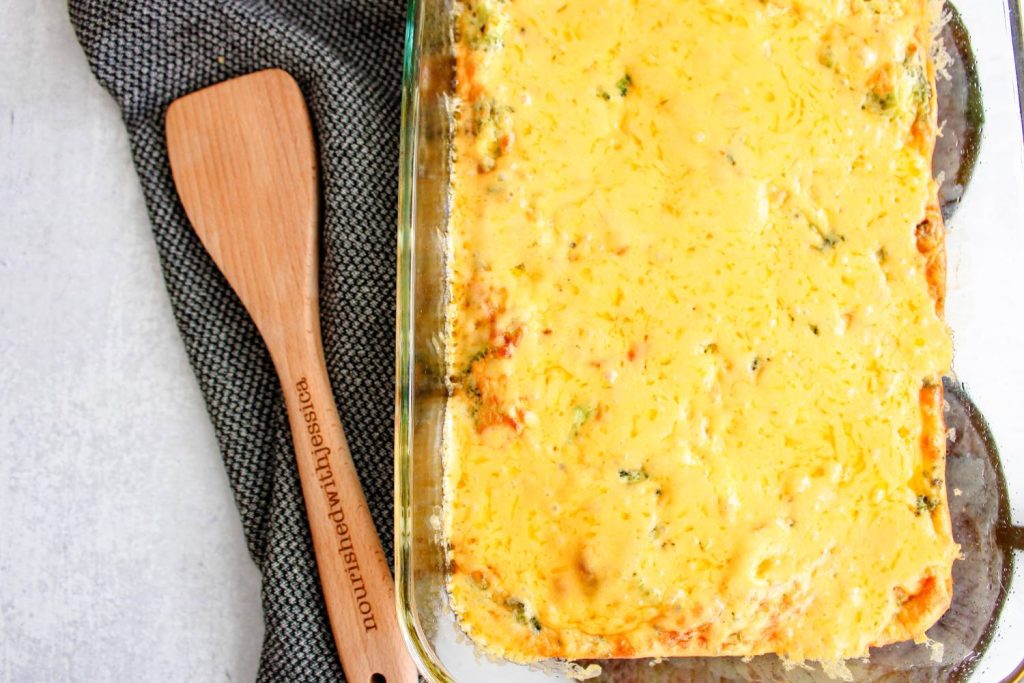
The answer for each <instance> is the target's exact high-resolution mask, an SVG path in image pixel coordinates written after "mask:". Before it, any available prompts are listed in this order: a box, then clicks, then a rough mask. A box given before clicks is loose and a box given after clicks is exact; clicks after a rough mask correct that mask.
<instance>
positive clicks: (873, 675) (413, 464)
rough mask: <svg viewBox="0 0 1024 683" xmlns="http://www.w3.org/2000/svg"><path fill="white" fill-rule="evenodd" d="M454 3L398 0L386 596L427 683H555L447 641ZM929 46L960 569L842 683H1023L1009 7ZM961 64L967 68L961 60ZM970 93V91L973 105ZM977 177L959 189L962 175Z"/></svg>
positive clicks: (1018, 252) (662, 670) (615, 670)
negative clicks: (401, 9) (924, 641)
mask: <svg viewBox="0 0 1024 683" xmlns="http://www.w3.org/2000/svg"><path fill="white" fill-rule="evenodd" d="M451 1H452V0H410V5H409V16H408V24H407V29H406V47H405V62H404V86H403V106H402V143H401V144H402V147H401V170H400V180H399V224H398V283H397V297H398V302H397V370H396V393H397V397H396V424H395V473H396V474H395V487H396V491H395V526H396V534H395V537H396V539H397V540H396V549H395V563H396V582H397V591H396V593H397V601H398V610H399V617H400V621H401V624H402V628H403V630H404V635H405V638H406V641H407V644H408V646H409V648H410V650H411V651H412V653H413V655H414V657H415V659H416V661H417V663H418V665H419V668H420V671H421V672H422V674H423V676H424V677H425V678H426V679H427V680H429V681H438V682H447V681H458V682H460V683H466V682H469V683H477V682H479V681H488V682H489V683H502V682H505V681H508V682H512V681H515V682H519V681H555V680H569V679H568V677H567V676H566V673H565V671H566V668H565V667H564V666H559V665H558V664H557V663H551V664H550V665H541V666H532V667H526V666H521V665H515V664H511V663H508V662H500V661H493V660H491V659H488V658H487V657H485V656H484V655H482V654H481V653H479V652H478V651H477V650H476V649H475V648H474V646H473V645H472V643H471V642H470V641H469V639H468V638H467V637H465V636H464V635H463V634H462V633H461V631H460V630H459V627H458V625H457V624H456V622H455V618H454V615H453V613H452V610H451V607H450V605H449V602H448V599H447V593H446V591H445V585H444V581H445V553H444V542H443V539H442V537H441V524H440V520H441V491H442V486H441V482H442V448H441V436H442V424H443V415H444V410H445V402H446V384H445V363H444V358H445V354H444V346H445V336H444V298H445V264H444V258H445V250H444V240H445V232H446V223H447V209H448V200H449V195H448V181H449V162H450V154H451V147H450V142H451V136H450V130H449V116H448V108H447V98H448V97H449V96H450V94H451V90H452V85H453V71H454V70H453V66H454V64H453V58H452V55H451V26H450V24H449V20H450V17H451ZM956 9H957V10H959V12H957V11H956V10H952V9H949V8H948V11H950V12H951V14H952V20H951V21H950V22H949V24H948V25H947V27H946V29H945V30H944V32H943V41H944V45H945V47H946V48H947V51H948V52H949V53H950V54H951V55H952V57H953V63H952V64H951V66H950V71H951V72H952V78H951V79H946V82H945V83H941V82H940V109H939V114H940V120H943V119H944V120H946V124H945V125H944V127H943V129H942V137H941V138H940V140H939V143H938V149H937V151H936V165H937V168H936V172H937V173H938V172H941V174H942V180H943V186H942V192H941V197H942V199H943V205H944V206H943V209H944V211H943V212H944V214H945V216H946V218H947V228H948V232H947V251H948V258H949V267H948V285H947V287H948V290H947V296H948V298H947V312H946V317H947V320H948V321H949V323H950V326H951V327H952V329H953V331H954V344H955V361H954V373H955V377H951V378H947V380H946V383H945V386H946V402H947V411H946V419H947V423H948V426H949V427H950V431H949V439H950V441H949V452H950V455H949V458H948V467H947V476H946V480H947V482H948V486H949V491H950V496H949V501H950V510H951V514H952V517H953V521H954V534H955V536H956V539H957V541H958V542H959V543H960V544H961V546H962V547H963V558H962V559H961V561H959V562H957V564H956V566H955V569H954V585H955V589H954V593H955V595H954V605H953V607H952V608H951V610H950V612H949V613H947V615H946V616H945V617H943V619H942V620H941V621H940V622H939V623H938V624H937V625H936V626H934V627H933V628H932V630H931V631H929V636H930V637H931V638H932V639H933V640H935V641H937V642H940V643H942V644H943V646H944V647H943V651H942V656H941V658H939V661H935V660H934V658H933V657H932V654H933V651H932V650H930V649H929V648H927V647H926V646H916V645H913V644H907V643H903V644H897V645H891V646H888V647H884V648H879V649H877V650H875V651H873V653H872V656H871V658H870V659H869V660H867V661H853V662H850V663H849V668H850V671H851V674H852V676H853V680H855V681H911V682H915V683H916V682H925V681H983V682H985V683H989V682H994V681H1003V682H1008V681H1020V680H1024V661H1022V657H1024V654H1022V650H1024V647H1022V646H1024V587H1022V585H1021V583H1022V582H1021V578H1020V574H1021V572H1024V569H1022V567H1024V562H1022V560H1024V558H1022V557H1021V550H1022V549H1024V389H1022V388H1024V353H1022V352H1021V350H1022V349H1024V306H1022V304H1021V302H1022V301H1024V114H1022V112H1024V99H1022V97H1021V89H1020V84H1021V83H1022V82H1024V48H1022V43H1021V34H1022V30H1021V28H1022V27H1021V14H1020V5H1019V0H961V2H960V3H959V4H958V6H957V8H956ZM972 49H973V60H972V57H971V52H972ZM979 88H980V92H979ZM972 171H973V174H972ZM599 664H600V665H601V667H602V673H601V674H600V676H599V677H598V678H596V679H593V680H597V681H607V682H613V681H630V682H638V683H639V682H646V681H693V682H695V683H696V682H701V683H703V682H713V683H732V682H737V683H739V682H740V681H762V682H768V681H826V680H829V679H828V677H827V676H826V675H825V674H824V673H822V672H821V671H820V670H819V669H817V668H811V669H809V670H805V669H792V670H787V669H786V668H785V667H784V666H783V664H782V662H781V661H780V660H778V659H777V658H775V657H774V656H763V657H755V658H753V659H751V660H748V661H744V660H741V659H738V658H690V659H682V658H681V659H670V660H663V661H653V660H644V659H638V660H616V661H606V662H599Z"/></svg>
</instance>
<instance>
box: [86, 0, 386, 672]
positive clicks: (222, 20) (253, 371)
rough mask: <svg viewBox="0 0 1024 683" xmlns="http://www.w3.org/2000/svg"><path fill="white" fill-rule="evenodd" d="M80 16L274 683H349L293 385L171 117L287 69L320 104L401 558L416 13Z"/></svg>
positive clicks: (331, 215)
mask: <svg viewBox="0 0 1024 683" xmlns="http://www.w3.org/2000/svg"><path fill="white" fill-rule="evenodd" d="M69 6H70V13H71V20H72V23H73V24H74V26H75V30H76V32H77V34H78V39H79V41H80V42H81V43H82V47H83V48H84V49H85V53H86V55H87V56H88V59H89V63H90V64H91V65H92V69H93V71H94V72H95V74H96V77H97V78H98V79H99V80H100V82H101V83H102V84H103V85H104V86H105V87H106V88H107V90H109V91H110V93H111V95H113V96H114V99H115V100H117V103H118V104H119V105H120V107H121V110H122V113H123V117H124V121H125V124H126V125H127V127H128V132H129V135H130V137H131V146H132V153H133V155H134V159H135V165H136V167H137V169H138V174H139V179H140V180H141V182H142V187H143V190H144V192H145V196H146V203H147V205H148V208H149V214H150V218H151V219H152V223H153V233H154V236H155V237H156V243H157V246H158V248H159V252H160V260H161V264H162V267H163V272H164V277H165V279H166V281H167V290H168V292H169V294H170V297H171V302H172V305H173V308H174V315H175V317H176V319H177V323H178V327H179V329H180V330H181V336H182V338H183V339H184V342H185V347H186V349H187V351H188V355H189V359H190V360H191V363H192V367H193V369H194V371H195V374H196V377H197V378H198V380H199V385H200V387H201V389H202V392H203V396H204V397H205V400H206V405H207V409H208V410H209V413H210V417H211V419H212V421H213V424H214V428H215V430H216V433H217V438H218V439H219V441H220V447H221V452H222V454H223V458H224V464H225V466H226V467H227V471H228V475H229V477H230V480H231V486H232V488H233V490H234V495H235V500H236V502H237V504H238V510H239V513H240V514H241V517H242V523H243V525H244V529H245V535H246V541H247V542H248V546H249V552H250V553H251V554H252V558H253V560H254V561H255V562H256V564H257V565H258V566H259V569H260V571H261V573H262V577H263V591H262V600H263V613H264V618H265V620H266V636H265V640H264V643H263V653H262V658H261V661H260V668H259V680H260V681H331V682H335V681H340V680H343V676H342V672H341V667H340V666H339V664H338V658H337V655H336V654H335V651H334V645H333V642H332V640H331V637H330V631H329V628H328V624H327V619H326V613H325V610H324V606H323V600H322V598H321V595H320V589H319V585H318V582H317V575H316V566H315V563H314V558H313V551H312V545H311V543H310V539H309V529H308V527H307V526H306V520H305V514H304V511H303V506H302V496H301V493H300V490H299V483H298V479H297V476H296V471H295V463H294V455H293V453H292V448H291V441H290V436H289V432H288V423H287V419H286V416H285V413H284V404H283V399H282V397H281V392H280V389H279V387H278V383H277V379H276V377H275V375H274V371H273V368H272V367H271V364H270V360H269V357H268V355H267V353H266V350H265V348H264V346H263V344H262V342H261V341H260V339H259V338H258V336H257V334H256V330H255V328H254V327H253V325H252V323H251V322H250V321H249V319H248V317H247V316H246V313H245V311H244V310H243V308H242V306H241V304H240V303H239V302H238V300H237V299H236V298H235V296H234V294H233V293H232V292H231V290H230V288H229V287H228V285H227V283H226V282H225V281H224V280H223V278H222V277H221V276H220V274H219V273H218V271H217V269H216V267H215V266H214V264H213V263H212V261H211V260H210V259H209V258H208V257H207V255H206V253H205V252H204V251H203V248H202V246H201V245H200V243H199V240H198V239H197V238H196V236H195V234H194V233H193V232H192V229H191V228H190V227H189V224H188V221H187V219H186V218H185V214H184V212H183V210H182V208H181V205H180V204H179V202H178V198H177V195H176V194H175V190H174V186H173V185H172V182H171V175H170V170H169V167H168V164H167V152H166V148H165V144H164V111H165V109H166V107H167V105H168V104H169V103H170V102H171V101H172V100H174V99H175V98H177V97H180V96H182V95H184V94H186V93H188V92H191V91H193V90H196V89H197V88H201V87H203V86H207V85H212V84H214V83H217V82H219V81H222V80H224V79H227V78H230V77H232V76H237V75H241V74H245V73H248V72H251V71H256V70H258V69H263V68H267V67H280V68H282V69H285V70H286V71H288V72H289V73H291V74H292V75H293V76H294V77H295V78H296V79H297V80H298V82H299V85H300V86H301V87H302V91H303V93H304V94H305V96H306V99H307V101H308V103H309V107H310V112H311V114H312V117H313V122H314V128H315V130H316V135H317V141H318V144H319V151H320V162H321V174H322V179H321V183H322V186H323V197H324V203H323V222H322V230H323V238H322V239H323V242H322V251H323V256H322V271H321V281H322V284H321V294H320V298H321V306H322V315H323V334H324V344H325V347H326V354H327V365H328V369H329V370H330V374H331V379H332V382H333V385H334V391H335V397H336V398H337V401H338V408H339V411H340V413H341V419H342V422H343V424H344V425H345V429H346V432H347V434H348V439H349V444H350V446H351V449H352V455H353V457H354V458H355V461H356V466H357V468H358V469H359V473H360V475H361V477H362V482H363V486H364V487H365V489H366V494H367V498H368V500H369V504H370V509H371V512H372V513H373V518H374V520H375V521H376V522H377V528H378V529H379V530H380V534H381V539H382V541H383V543H384V547H385V550H386V551H387V553H388V555H389V557H390V555H391V549H392V526H391V525H392V522H391V519H392V517H391V505H392V456H391V454H392V410H393V405H394V404H393V398H394V394H393V377H394V353H393V340H394V326H393V325H394V279H395V278H394V275H395V272H394V268H395V266H394V254H395V218H396V213H395V202H396V197H397V185H396V177H397V167H398V129H399V106H400V81H401V53H402V36H403V26H404V18H405V17H404V15H405V8H404V6H403V4H402V3H401V2H400V0H70V1H69ZM168 400H173V397H168ZM182 495H188V492H187V491H183V492H182Z"/></svg>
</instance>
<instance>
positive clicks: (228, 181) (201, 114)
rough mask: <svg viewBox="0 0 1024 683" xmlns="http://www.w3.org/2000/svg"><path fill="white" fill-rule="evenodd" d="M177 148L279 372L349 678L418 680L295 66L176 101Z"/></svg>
mask: <svg viewBox="0 0 1024 683" xmlns="http://www.w3.org/2000/svg"><path fill="white" fill-rule="evenodd" d="M167 150H168V154H169V156H170V161H171V170H172V173H173V175H174V182H175V185H177V188H178V194H179V195H180V196H181V201H182V204H183V205H184V206H185V211H186V213H187V214H188V217H189V220H191V222H192V226H193V227H194V228H195V231H196V232H197V233H198V234H199V239H200V240H202V242H203V245H205V247H206V249H207V250H208V251H209V252H210V255H211V256H212V257H213V260H214V261H215V262H216V263H217V266H218V267H219V268H220V269H221V272H223V273H224V276H225V277H226V278H227V280H228V282H230V283H231V286H232V287H233V288H234V290H235V292H236V293H237V294H238V297H239V298H240V299H241V300H242V303H243V304H244V305H245V308H246V309H247V310H248V311H249V315H251V316H252V319H253V320H254V321H255V322H256V327H257V328H258V329H259V331H260V334H261V335H263V339H264V341H265V342H266V344H267V348H268V349H269V350H270V356H271V358H272V359H273V361H274V367H275V368H276V369H277V373H278V376H279V377H280V379H281V387H282V389H283V390H284V397H285V403H286V404H287V407H288V418H289V420H290V422H291V429H292V439H293V441H294V442H295V454H296V457H297V459H298V468H299V478H300V479H301V481H302V494H303V497H304V498H305V500H306V513H307V515H308V517H309V527H310V530H311V531H312V534H313V545H314V547H315V548H316V561H317V566H318V567H319V570H320V584H321V586H322V588H323V594H324V599H325V600H326V602H327V613H328V615H329V618H330V621H331V629H332V630H333V632H334V642H335V644H336V645H337V646H338V652H339V653H340V654H341V662H342V666H343V667H344V669H345V676H346V678H347V679H348V680H349V681H350V682H351V683H406V682H410V681H415V680H416V667H415V666H414V665H413V663H412V659H411V658H410V657H409V653H408V651H407V650H406V648H405V644H404V643H403V641H402V636H401V633H400V632H399V629H398V623H397V615H396V608H395V600H394V584H393V582H392V579H391V572H390V569H389V567H388V563H387V560H386V558H385V557H384V552H383V550H382V549H381V545H380V539H379V538H378V537H377V532H376V529H375V528H374V525H373V519H372V518H371V517H370V512H369V510H368V508H367V507H366V498H365V497H364V496H363V490H362V488H361V487H360V485H359V478H358V476H357V475H356V470H355V467H354V466H353V464H352V458H351V455H350V454H349V450H348V446H347V444H346V442H345V433H344V432H343V431H342V428H341V421H340V420H339V419H338V411H337V408H336V407H335V405H334V398H333V396H332V394H331V386H330V382H329V380H328V378H327V366H326V365H325V363H324V353H323V345H322V342H321V339H320V309H319V303H318V294H317V174H316V156H315V151H314V143H313V134H312V129H311V126H310V122H309V115H308V113H307V111H306V105H305V102H304V101H303V98H302V93H301V92H300V90H299V87H298V85H297V84H296V83H295V81H294V80H292V78H291V76H289V75H288V74H287V73H285V72H284V71H280V70H269V71H261V72H258V73H254V74H250V75H248V76H242V77H241V78H236V79H234V80H230V81H227V82H225V83H221V84H219V85H215V86H213V87H210V88H206V89H205V90H200V91H198V92H195V93H192V94H191V95H187V96H185V97H182V98H181V99H179V100H177V101H175V102H174V103H172V104H171V106H170V108H169V109H168V110H167Z"/></svg>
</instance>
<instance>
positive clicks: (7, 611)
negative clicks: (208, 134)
mask: <svg viewBox="0 0 1024 683" xmlns="http://www.w3.org/2000/svg"><path fill="white" fill-rule="evenodd" d="M262 630H263V626H262V619H261V614H260V608H259V576H258V574H257V572H256V569H255V567H254V565H253V564H252V561H251V560H250V559H249V556H248V554H247V551H246V549H245V545H244V542H243V538H242V529H241V524H240V523H239V521H238V517H237V514H236V511H235V508H234V504H233V502H232V499H231V493H230V490H229V488H228V483H227V478H226V476H225V474H224V471H223V468H222V466H221V462H220V457H219V455H218V452H217V448H216V443H215V442H214V438H213V432H212V429H211V427H210V424H209V421H208V419H207V416H206V413H205V412H204V409H203V405H202V401H201V398H200V395H199V391H198V388H197V386H196V384H195V381H194V379H193V376H192V374H191V370H190V369H189V367H188V364H187V362H186V359H185V353H184V350H183V348H182V346H181V342H180V340H179V338H178V334H177V331H176V329H175V326H174V321H173V319H172V317H171V310H170V305H169V303H168V301H167V298H166V295H165V292H164V288H163V282H162V280H161V277H160V272H159V268H158V264H157V256H156V249H155V247H154V245H153V243H152V239H151V237H150V232H149V222H148V219H147V216H146V212H145V207H144V205H143V200H142V194H141V191H140V189H139V186H138V181H137V179H136V176H135V171H134V169H133V167H132V165H131V160H130V158H129V152H128V142H127V137H126V134H125V132H124V130H123V128H122V126H121V123H120V118H119V115H118V111H117V108H116V107H115V106H114V103H113V101H112V100H111V99H110V98H109V97H108V96H107V94H106V93H105V92H104V91H103V90H102V89H101V88H100V86H99V85H98V84H97V83H96V82H95V81H94V80H93V78H92V75H91V74H90V73H89V69H88V65H87V64H86V60H85V57H84V55H83V54H82V52H81V50H80V49H79V47H78V44H77V43H76V42H75V38H74V34H73V32H72V30H71V27H70V24H69V23H68V19H67V9H66V6H65V3H64V2H62V1H61V0H5V1H4V2H2V3H0V681H11V682H15V683H30V682H34V681H40V682H42V681H45V682H47V683H58V682H62V681H76V682H77V681H84V682H100V681H139V682H143V681H161V682H164V681H190V682H191V681H229V680H242V681H245V680H253V679H254V677H255V673H256V666H257V659H258V654H259V646H260V641H261V638H262Z"/></svg>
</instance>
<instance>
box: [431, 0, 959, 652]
mask: <svg viewBox="0 0 1024 683" xmlns="http://www.w3.org/2000/svg"><path fill="white" fill-rule="evenodd" d="M932 19H933V17H932V16H931V15H930V14H929V12H928V8H927V7H926V4H925V2H924V1H923V0H688V1H687V2H679V1H678V0H604V1H602V2H586V1H584V0H554V1H552V0H465V2H464V3H463V4H461V5H459V7H458V14H457V16H456V18H455V23H456V27H457V31H456V78H457V95H458V103H457V112H456V114H455V116H454V122H453V125H454V126H455V128H456V134H455V150H456V151H455V157H454V169H453V177H452V187H453V193H452V206H451V217H450V225H449V248H450V253H449V285H450V293H451V300H450V306H449V310H448V340H447V341H448V345H447V353H448V366H449V367H448V370H449V374H450V381H451V396H450V399H449V402H448V408H447V417H446V420H447V424H446V437H445V456H446V466H445V503H444V513H445V514H444V533H445V536H446V541H447V543H448V549H449V559H450V563H451V570H450V577H449V590H450V593H451V598H452V602H453V605H454V608H455V611H456V614H457V615H458V618H459V621H460V624H461V626H462V627H463V629H464V630H465V631H466V632H467V633H468V634H469V635H470V636H471V637H472V638H473V639H474V640H475V641H476V642H478V643H479V644H481V645H482V646H483V647H484V648H485V649H486V650H487V651H489V652H492V653H495V654H497V655H500V656H503V657H507V658H509V659H512V660H516V661H533V660H538V659H541V658H547V657H559V658H566V659H578V658H590V657H639V656H672V655H753V654H758V653H764V652H775V653H778V654H780V655H782V656H784V657H787V658H790V659H793V660H804V659H813V660H823V661H836V660H840V659H842V658H848V657H859V656H864V655H866V654H867V653H868V648H869V646H873V645H880V644H884V643H887V642H892V641H895V640H902V639H908V638H913V639H916V640H918V641H920V640H922V639H923V638H924V631H925V629H927V628H928V627H929V626H930V625H931V624H932V623H933V622H934V621H935V620H936V619H937V618H938V616H940V615H941V613H942V612H943V611H944V610H945V608H946V606H947V605H948V601H949V591H950V572H951V566H952V563H953V560H954V558H955V557H956V555H957V553H958V548H957V546H956V545H955V544H954V543H953V540H952V537H951V533H950V529H949V519H948V512H947V511H946V509H945V506H944V504H943V503H944V501H945V492H944V485H943V483H942V477H943V475H944V470H943V462H944V460H943V448H944V445H943V444H944V441H943V438H944V434H943V427H942V420H941V407H938V408H936V400H937V401H938V404H939V405H940V404H941V393H940V392H941V389H939V388H936V385H937V384H938V383H939V382H940V379H941V376H942V375H943V373H944V372H946V370H947V369H948V367H949V364H950V359H951V339H950V334H949V331H948V329H947V327H946V326H945V324H944V323H943V321H942V319H941V316H940V312H939V309H940V308H941V293H942V283H941V282H936V281H934V279H931V280H930V279H929V272H932V274H933V275H934V271H933V270H930V269H929V255H928V254H927V253H923V252H922V250H921V248H920V244H919V242H920V233H921V230H920V229H919V224H922V225H923V224H926V216H927V215H928V214H929V210H930V207H932V206H933V204H934V199H935V193H936V187H935V183H934V181H933V180H932V178H931V173H930V164H931V153H932V146H933V143H934V138H935V111H934V110H935V107H934V106H933V100H934V69H933V66H932V63H931V59H930V54H929V50H930V46H931V38H930V36H931V33H930V28H931V27H930V23H931V21H932ZM939 228H940V232H939V233H938V234H939V236H940V237H941V226H939ZM934 232H935V231H934V230H933V231H932V233H934ZM933 236H934V234H933ZM938 249H939V252H941V242H940V243H939V247H938ZM940 275H941V273H940ZM936 411H937V412H936Z"/></svg>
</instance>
